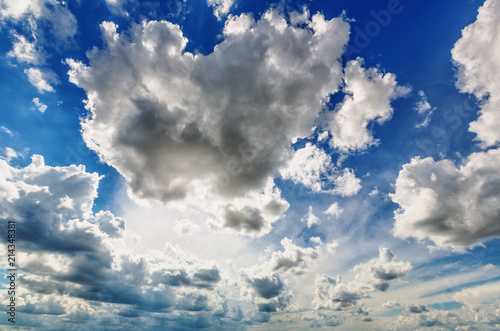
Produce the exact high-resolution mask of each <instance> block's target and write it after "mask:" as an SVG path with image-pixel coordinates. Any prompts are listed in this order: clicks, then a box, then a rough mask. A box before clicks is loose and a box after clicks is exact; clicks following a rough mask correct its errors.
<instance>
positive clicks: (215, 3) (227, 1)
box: [207, 0, 234, 21]
mask: <svg viewBox="0 0 500 331" xmlns="http://www.w3.org/2000/svg"><path fill="white" fill-rule="evenodd" d="M207 4H208V5H209V6H211V7H213V8H214V15H215V17H217V19H218V20H219V21H220V20H221V19H222V17H223V16H226V15H227V14H228V13H229V10H230V9H231V7H232V6H233V4H234V0H207Z"/></svg>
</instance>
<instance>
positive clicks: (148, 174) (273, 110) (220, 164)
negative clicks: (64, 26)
mask: <svg viewBox="0 0 500 331" xmlns="http://www.w3.org/2000/svg"><path fill="white" fill-rule="evenodd" d="M308 24H309V28H301V27H298V26H291V25H289V24H288V23H287V21H286V20H285V19H284V18H283V17H282V16H280V15H279V14H277V13H276V12H275V11H272V10H270V11H268V12H266V13H265V14H264V15H263V16H262V18H261V19H260V20H259V21H257V22H255V21H253V19H251V18H250V17H249V16H248V15H245V14H242V15H241V16H239V17H232V19H231V20H229V21H227V22H226V27H225V28H224V35H225V39H224V41H223V42H221V43H220V44H218V45H217V46H216V47H215V49H214V51H213V52H212V53H211V54H209V55H202V54H197V55H193V54H191V53H188V52H185V47H186V44H187V39H186V38H185V37H184V36H183V34H182V31H181V30H180V28H179V26H177V25H174V24H171V23H169V22H166V21H160V22H157V21H150V22H143V23H142V24H140V25H136V26H134V27H133V28H132V29H131V30H130V31H128V32H127V33H122V34H121V35H120V34H118V33H117V31H116V29H117V26H116V25H115V24H114V23H111V22H104V23H103V24H102V29H103V32H104V38H105V40H106V45H107V48H106V49H103V50H97V49H94V51H92V52H91V53H90V66H86V65H84V64H83V63H81V62H77V61H74V60H71V59H70V60H68V61H67V62H68V64H69V65H70V67H71V70H70V71H69V76H70V80H71V82H73V83H75V84H76V85H77V86H79V87H81V88H83V89H84V90H85V91H86V92H87V97H88V100H87V101H86V104H87V109H88V110H89V111H90V112H91V114H90V116H89V117H88V118H86V119H85V120H84V121H83V123H82V131H83V136H84V139H85V141H86V143H87V144H88V146H89V147H90V148H91V149H93V150H94V151H96V152H97V153H98V154H99V156H100V157H101V159H102V160H103V161H105V162H106V163H108V164H110V165H112V166H113V167H115V168H116V169H118V171H120V173H122V174H123V175H124V176H125V178H126V179H127V181H128V182H129V183H130V187H131V190H132V192H133V193H134V194H135V195H136V196H138V197H143V198H153V199H157V200H161V201H170V200H175V199H182V198H184V197H186V195H187V194H188V193H189V192H192V191H193V190H195V188H196V187H199V186H201V185H203V186H206V187H208V189H209V190H211V191H218V192H219V194H220V195H242V194H244V193H246V192H247V191H248V190H249V189H260V188H262V187H263V186H264V185H265V183H266V182H267V179H268V177H273V176H274V175H275V173H276V170H277V169H278V167H279V166H281V165H283V164H284V162H285V161H286V160H287V159H288V156H289V154H290V153H291V151H290V141H291V140H292V139H293V138H294V137H298V136H306V135H308V134H309V129H310V127H311V124H312V121H313V120H314V118H315V117H316V115H317V114H318V112H319V111H320V110H321V108H322V101H323V100H324V99H325V98H326V97H328V96H329V95H330V94H331V93H333V92H335V91H337V87H338V85H339V84H340V82H341V77H342V70H341V65H340V64H339V63H338V61H337V59H339V58H340V56H341V54H342V48H343V46H344V45H345V43H346V42H347V40H348V35H349V25H348V24H347V23H346V22H345V21H343V19H342V18H334V19H332V20H330V21H326V20H325V19H324V17H323V16H322V15H320V14H316V15H314V16H313V17H312V19H311V20H310V21H308ZM128 36H129V37H128Z"/></svg>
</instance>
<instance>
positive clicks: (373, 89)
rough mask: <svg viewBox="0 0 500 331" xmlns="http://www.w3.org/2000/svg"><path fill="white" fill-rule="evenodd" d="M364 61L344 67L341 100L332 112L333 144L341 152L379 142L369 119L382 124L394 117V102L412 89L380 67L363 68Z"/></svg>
mask: <svg viewBox="0 0 500 331" xmlns="http://www.w3.org/2000/svg"><path fill="white" fill-rule="evenodd" d="M363 64H364V63H363V60H362V59H360V58H358V59H356V60H352V61H349V62H348V63H347V65H346V67H345V68H344V83H345V85H344V88H343V90H344V92H345V93H346V96H345V98H344V100H343V102H342V103H340V104H339V105H337V108H336V109H335V110H334V112H332V113H331V115H330V124H329V129H330V133H331V135H332V139H331V140H330V144H331V145H332V147H334V148H337V149H339V150H340V151H345V152H348V151H355V150H363V149H366V148H368V147H369V146H372V145H376V144H377V143H378V140H377V139H375V138H374V137H373V135H372V133H371V132H370V130H369V129H368V124H369V123H370V122H375V121H376V122H377V123H378V124H382V123H384V122H385V121H387V120H388V119H389V118H391V116H392V112H393V108H392V106H391V101H393V100H395V99H397V98H399V97H402V96H405V95H407V94H408V93H409V92H410V89H409V88H408V87H403V86H400V85H398V83H397V82H396V76H395V75H394V74H391V73H386V74H383V73H381V72H379V71H378V69H377V68H368V69H365V68H363Z"/></svg>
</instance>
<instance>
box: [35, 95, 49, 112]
mask: <svg viewBox="0 0 500 331" xmlns="http://www.w3.org/2000/svg"><path fill="white" fill-rule="evenodd" d="M33 104H34V109H35V110H38V111H39V112H40V113H42V114H43V113H45V111H46V110H47V105H45V104H43V103H41V102H40V99H38V98H33Z"/></svg>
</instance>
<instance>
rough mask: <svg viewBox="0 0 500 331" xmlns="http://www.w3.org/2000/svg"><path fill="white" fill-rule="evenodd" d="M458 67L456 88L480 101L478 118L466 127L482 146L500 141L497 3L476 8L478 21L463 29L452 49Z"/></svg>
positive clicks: (499, 13) (491, 1)
mask: <svg viewBox="0 0 500 331" xmlns="http://www.w3.org/2000/svg"><path fill="white" fill-rule="evenodd" d="M452 56H453V60H454V61H455V64H456V66H457V67H458V81H457V87H458V88H459V89H460V91H462V92H464V93H471V94H473V95H475V96H476V97H477V98H478V99H479V100H480V101H481V104H480V106H481V113H480V116H479V118H478V119H477V120H476V121H474V122H472V123H470V126H469V130H470V131H471V132H474V133H476V134H477V139H478V140H479V141H480V142H481V145H482V146H483V147H489V146H494V145H496V144H498V143H499V142H500V132H499V130H498V127H499V126H500V85H499V84H500V83H499V82H500V63H499V62H498V58H499V57H500V3H499V1H497V0H487V1H485V2H484V4H483V6H481V7H480V8H479V13H478V15H477V20H476V21H475V22H474V23H472V24H471V25H469V26H467V27H466V28H464V29H463V30H462V37H461V38H460V39H459V40H458V41H457V42H456V44H455V46H454V48H453V50H452Z"/></svg>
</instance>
